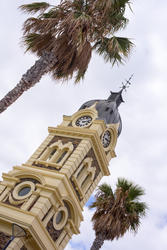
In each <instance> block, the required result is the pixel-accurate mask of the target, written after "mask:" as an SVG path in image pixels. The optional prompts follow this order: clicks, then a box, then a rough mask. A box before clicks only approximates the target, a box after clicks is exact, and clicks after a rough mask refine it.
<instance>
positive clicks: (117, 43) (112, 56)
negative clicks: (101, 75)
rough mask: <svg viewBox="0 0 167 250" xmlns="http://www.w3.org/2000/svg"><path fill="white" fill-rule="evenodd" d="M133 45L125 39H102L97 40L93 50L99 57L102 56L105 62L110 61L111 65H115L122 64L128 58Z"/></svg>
mask: <svg viewBox="0 0 167 250" xmlns="http://www.w3.org/2000/svg"><path fill="white" fill-rule="evenodd" d="M132 47H133V43H132V42H131V41H130V40H129V39H128V38H125V37H115V36H113V37H112V38H106V37H105V38H103V39H101V40H99V41H98V42H97V43H96V44H95V45H94V48H95V49H96V52H97V53H98V54H99V55H103V57H104V59H105V61H106V62H108V61H110V62H111V63H112V65H114V64H115V63H117V64H118V63H123V62H124V60H125V58H127V57H128V55H129V53H130V50H131V48H132Z"/></svg>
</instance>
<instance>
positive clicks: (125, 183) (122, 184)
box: [116, 178, 133, 193]
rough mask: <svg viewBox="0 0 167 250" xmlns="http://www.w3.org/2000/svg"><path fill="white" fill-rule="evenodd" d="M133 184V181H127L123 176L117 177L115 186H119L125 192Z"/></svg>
mask: <svg viewBox="0 0 167 250" xmlns="http://www.w3.org/2000/svg"><path fill="white" fill-rule="evenodd" d="M132 186H133V183H132V182H131V181H128V180H126V179H124V178H118V181H117V184H116V187H117V188H121V189H122V191H123V192H124V193H125V192H126V191H129V189H130V188H131V187H132Z"/></svg>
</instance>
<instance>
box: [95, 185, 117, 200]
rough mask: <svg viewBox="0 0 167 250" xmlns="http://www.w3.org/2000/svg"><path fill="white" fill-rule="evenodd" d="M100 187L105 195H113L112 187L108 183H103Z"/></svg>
mask: <svg viewBox="0 0 167 250" xmlns="http://www.w3.org/2000/svg"><path fill="white" fill-rule="evenodd" d="M98 188H99V190H100V191H101V193H103V194H104V195H105V197H109V196H113V191H112V188H111V186H110V185H108V184H107V183H103V184H102V185H100V186H99V187H98Z"/></svg>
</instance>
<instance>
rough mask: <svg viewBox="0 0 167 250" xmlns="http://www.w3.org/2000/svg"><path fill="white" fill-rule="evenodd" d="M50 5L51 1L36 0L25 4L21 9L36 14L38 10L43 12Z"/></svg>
mask: <svg viewBox="0 0 167 250" xmlns="http://www.w3.org/2000/svg"><path fill="white" fill-rule="evenodd" d="M49 7H50V4H49V3H46V2H34V3H31V4H23V5H21V6H20V7H19V9H21V10H22V11H24V12H27V13H30V14H35V13H36V12H43V11H45V10H46V9H47V8H49Z"/></svg>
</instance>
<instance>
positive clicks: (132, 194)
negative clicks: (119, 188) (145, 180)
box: [128, 185, 145, 201]
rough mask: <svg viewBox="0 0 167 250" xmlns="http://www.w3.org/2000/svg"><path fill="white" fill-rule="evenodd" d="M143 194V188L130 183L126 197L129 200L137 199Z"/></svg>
mask: <svg viewBox="0 0 167 250" xmlns="http://www.w3.org/2000/svg"><path fill="white" fill-rule="evenodd" d="M144 194H145V192H144V189H142V188H141V187H139V186H138V185H135V186H134V185H132V186H131V187H130V188H129V191H128V199H129V200H131V201H133V200H138V199H139V198H140V196H142V195H144Z"/></svg>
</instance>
